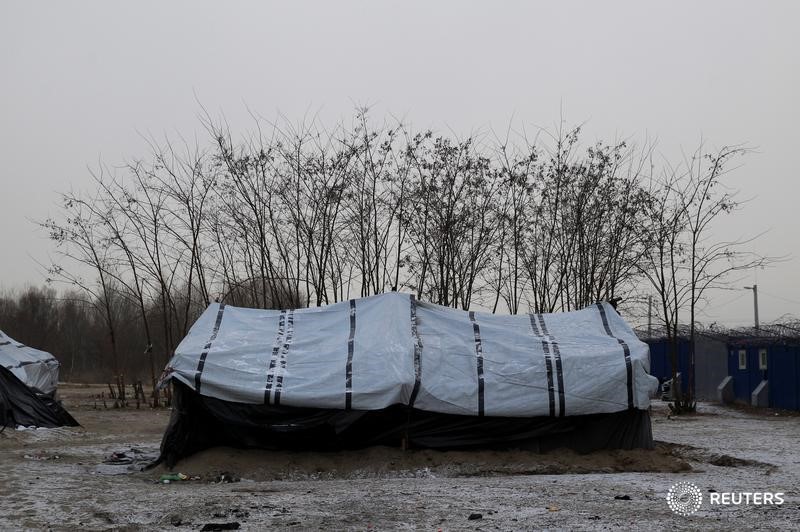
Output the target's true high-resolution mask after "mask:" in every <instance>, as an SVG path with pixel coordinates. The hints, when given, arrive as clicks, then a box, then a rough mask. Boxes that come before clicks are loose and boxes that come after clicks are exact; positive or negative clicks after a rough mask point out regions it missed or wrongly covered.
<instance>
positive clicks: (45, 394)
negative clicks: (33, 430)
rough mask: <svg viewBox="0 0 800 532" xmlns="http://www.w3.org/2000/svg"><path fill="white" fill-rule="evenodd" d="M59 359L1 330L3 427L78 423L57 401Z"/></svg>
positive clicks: (0, 406)
mask: <svg viewBox="0 0 800 532" xmlns="http://www.w3.org/2000/svg"><path fill="white" fill-rule="evenodd" d="M58 369H59V363H58V361H57V360H56V359H55V358H54V357H53V355H51V354H50V353H47V352H45V351H40V350H38V349H34V348H32V347H28V346H26V345H23V344H21V343H19V342H16V341H14V340H13V339H12V338H10V337H9V336H8V335H6V334H5V333H3V332H2V331H0V427H5V426H16V425H24V426H38V427H59V426H63V425H70V426H76V425H78V422H77V421H75V419H73V417H72V416H70V415H69V414H68V413H67V412H66V410H64V409H63V408H62V407H61V405H59V404H58V403H57V402H56V401H55V393H56V386H57V385H58Z"/></svg>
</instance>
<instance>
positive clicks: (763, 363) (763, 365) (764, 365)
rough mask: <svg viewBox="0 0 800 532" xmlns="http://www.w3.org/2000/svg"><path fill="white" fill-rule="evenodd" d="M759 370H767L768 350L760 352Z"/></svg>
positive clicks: (760, 350)
mask: <svg viewBox="0 0 800 532" xmlns="http://www.w3.org/2000/svg"><path fill="white" fill-rule="evenodd" d="M758 369H767V350H766V349H759V350H758Z"/></svg>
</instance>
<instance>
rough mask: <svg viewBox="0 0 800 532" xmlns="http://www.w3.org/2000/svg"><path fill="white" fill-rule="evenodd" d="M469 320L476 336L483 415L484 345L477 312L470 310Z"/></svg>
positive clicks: (480, 402)
mask: <svg viewBox="0 0 800 532" xmlns="http://www.w3.org/2000/svg"><path fill="white" fill-rule="evenodd" d="M469 320H470V321H471V322H472V332H473V334H474V336H475V356H476V358H477V367H478V415H479V416H482V415H483V400H484V398H483V394H484V382H483V346H482V345H481V328H480V326H479V325H478V322H477V321H476V320H475V312H474V311H472V310H471V311H470V312H469Z"/></svg>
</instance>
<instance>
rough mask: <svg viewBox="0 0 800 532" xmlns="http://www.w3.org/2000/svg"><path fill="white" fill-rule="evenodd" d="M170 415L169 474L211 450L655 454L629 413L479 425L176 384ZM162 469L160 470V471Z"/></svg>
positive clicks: (491, 420)
mask: <svg viewBox="0 0 800 532" xmlns="http://www.w3.org/2000/svg"><path fill="white" fill-rule="evenodd" d="M173 386H174V395H173V401H174V402H173V412H172V417H171V419H170V422H169V425H168V426H167V430H166V432H165V433H164V438H163V440H162V442H161V456H160V457H159V459H158V462H161V461H164V462H165V463H166V465H167V467H173V466H174V465H175V464H176V463H177V462H178V461H179V460H181V459H182V458H185V457H188V456H191V455H192V454H194V453H196V452H199V451H202V450H203V449H207V448H210V447H216V446H228V447H239V448H261V449H289V450H298V451H299V450H315V451H335V450H340V449H359V448H364V447H369V446H372V445H389V446H401V445H402V444H405V445H408V446H409V447H412V448H413V447H418V448H433V449H456V448H462V449H463V448H494V449H498V448H507V449H510V448H514V449H528V450H534V451H539V452H545V451H548V450H551V449H556V448H562V447H563V448H569V449H573V450H575V451H577V452H581V453H586V452H591V451H595V450H599V449H634V448H640V449H652V448H653V434H652V431H651V427H650V414H649V412H648V411H646V410H637V409H629V410H625V411H622V412H616V413H613V414H592V415H584V416H568V417H534V418H507V417H478V416H459V415H452V414H438V413H434V412H425V411H421V410H415V409H409V408H408V407H407V406H403V405H397V406H392V407H389V408H386V409H383V410H370V411H353V410H351V411H347V410H322V409H306V408H294V407H285V406H272V405H250V404H241V403H233V402H229V401H223V400H221V399H216V398H213V397H206V396H203V395H199V394H197V393H196V392H194V391H193V390H192V389H191V388H189V387H188V386H186V385H185V384H183V383H180V382H177V381H173ZM158 462H157V463H158Z"/></svg>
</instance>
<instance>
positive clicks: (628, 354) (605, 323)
mask: <svg viewBox="0 0 800 532" xmlns="http://www.w3.org/2000/svg"><path fill="white" fill-rule="evenodd" d="M597 309H598V310H599V311H600V318H601V319H602V320H603V328H604V329H605V330H606V334H607V335H609V336H610V337H611V338H614V339H615V340H616V341H617V342H619V345H621V346H622V353H623V354H624V355H625V371H626V373H627V385H628V408H633V367H632V366H631V350H630V348H629V347H628V344H626V343H625V341H624V340H622V339H621V338H617V337H616V336H614V334H613V333H612V332H611V327H610V326H609V325H608V316H606V308H605V307H604V306H603V304H602V303H597Z"/></svg>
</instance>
